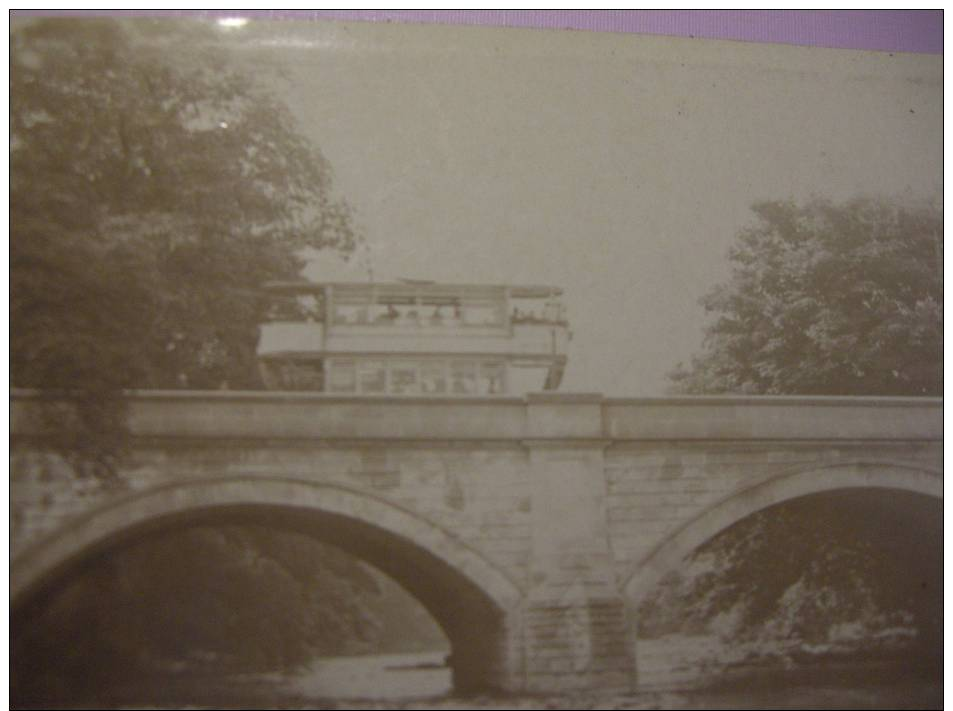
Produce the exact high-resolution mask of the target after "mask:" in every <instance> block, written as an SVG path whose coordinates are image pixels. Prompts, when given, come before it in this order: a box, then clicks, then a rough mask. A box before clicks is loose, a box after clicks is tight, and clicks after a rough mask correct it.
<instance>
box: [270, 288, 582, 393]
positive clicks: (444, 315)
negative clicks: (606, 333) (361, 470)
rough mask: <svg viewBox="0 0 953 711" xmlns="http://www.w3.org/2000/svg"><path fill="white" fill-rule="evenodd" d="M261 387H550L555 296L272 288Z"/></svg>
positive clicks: (556, 332) (560, 355)
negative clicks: (262, 385) (263, 385)
mask: <svg viewBox="0 0 953 711" xmlns="http://www.w3.org/2000/svg"><path fill="white" fill-rule="evenodd" d="M265 288H266V289H267V291H268V292H269V294H270V295H271V297H272V299H273V301H272V303H273V306H272V310H271V313H270V314H269V316H270V319H269V322H268V323H265V324H263V325H262V327H261V335H260V339H259V343H258V359H259V367H260V370H261V375H262V378H263V380H264V383H265V386H266V387H268V388H270V389H275V390H314V391H320V392H327V393H338V394H342V395H345V394H346V395H418V396H421V395H422V396H429V395H433V396H440V395H503V394H509V395H514V394H524V393H526V392H530V391H534V390H553V389H555V388H557V387H559V383H560V381H561V379H562V375H563V370H564V368H565V365H566V350H567V345H568V341H569V338H570V332H569V326H568V323H567V322H566V315H565V309H564V307H563V305H562V303H561V302H560V300H559V297H560V296H561V294H562V291H561V290H560V289H558V288H556V287H549V286H508V285H472V284H467V285H451V284H436V283H432V282H410V281H407V282H394V283H314V282H303V281H299V282H273V283H270V284H267V285H266V286H265Z"/></svg>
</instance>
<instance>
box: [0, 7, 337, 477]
mask: <svg viewBox="0 0 953 711" xmlns="http://www.w3.org/2000/svg"><path fill="white" fill-rule="evenodd" d="M228 58H229V55H228V53H227V50H226V48H225V47H224V45H223V43H222V41H221V39H220V38H219V37H218V36H217V31H216V30H215V28H214V26H213V25H210V24H205V23H170V22H166V21H159V20H136V21H128V20H127V21H123V22H117V21H114V20H107V19H95V20H77V19H44V20H39V21H30V22H27V23H24V24H23V25H22V26H19V27H16V26H15V28H14V31H13V32H12V34H11V109H10V121H11V149H10V162H11V165H10V172H11V175H10V186H11V188H10V190H11V195H10V197H11V240H10V244H11V254H10V256H11V260H10V261H11V324H12V325H11V376H12V383H13V385H14V386H15V387H36V388H44V389H46V390H51V391H58V393H59V394H60V395H61V396H62V395H63V394H67V393H68V394H69V395H70V397H72V398H73V400H74V402H75V404H76V405H77V406H78V408H79V409H78V416H76V413H77V410H76V409H75V408H74V409H72V410H71V412H72V413H73V415H72V416H71V418H70V422H69V423H68V424H69V426H63V424H64V423H63V422H60V423H59V426H58V429H59V430H60V434H64V433H66V434H64V436H65V437H66V441H65V449H67V450H70V451H73V452H76V451H77V450H80V449H83V448H84V447H85V448H86V450H90V449H95V450H96V451H95V452H92V451H86V452H84V457H83V459H84V461H88V460H95V461H98V462H99V464H102V463H103V457H104V456H105V457H106V458H107V459H108V455H109V453H110V452H114V451H115V450H116V446H117V443H118V441H119V437H118V435H117V432H118V428H117V426H118V423H121V416H120V415H119V414H117V413H118V409H117V408H118V405H117V404H116V403H117V402H118V400H117V396H118V393H119V391H120V390H121V389H122V388H126V387H142V388H154V387H158V388H168V387H190V388H219V387H255V386H257V377H256V374H255V368H254V347H255V340H256V337H257V324H258V323H259V321H260V320H261V316H262V313H263V309H264V307H265V305H264V304H263V303H262V301H261V298H260V296H259V295H258V294H257V292H256V288H257V287H258V285H259V284H260V283H261V282H263V281H265V280H268V279H275V278H288V277H293V276H296V275H297V273H298V272H299V270H300V268H301V266H302V261H301V258H300V256H299V255H300V254H301V252H302V250H304V249H306V248H312V249H315V248H316V249H321V248H329V247H331V248H336V249H340V250H342V251H347V250H350V249H352V248H353V243H354V237H353V230H352V228H351V220H350V215H349V211H348V208H347V206H346V204H344V203H343V202H341V201H338V200H336V199H335V197H334V196H333V194H332V191H331V182H330V168H329V165H328V163H327V162H326V161H325V160H324V158H323V157H322V156H321V155H320V153H319V152H318V150H317V149H316V148H315V147H314V146H312V145H311V144H310V143H309V142H308V141H307V140H306V139H305V138H304V137H303V136H302V135H301V134H300V133H299V132H298V129H297V127H296V125H295V122H294V120H293V119H292V117H291V115H290V113H289V111H288V110H287V108H286V107H285V106H284V105H283V103H282V102H281V101H280V100H279V99H278V98H277V97H276V96H274V95H273V94H272V93H270V92H269V91H268V90H267V88H265V87H264V86H262V84H261V83H256V82H255V81H254V79H253V78H251V77H250V76H248V75H247V73H243V72H240V71H238V70H236V69H235V66H237V64H236V63H235V62H231V61H229V60H228ZM91 442H92V443H95V444H94V445H90V444H88V443H91ZM84 443H86V444H84ZM86 455H89V456H86ZM100 468H101V467H100Z"/></svg>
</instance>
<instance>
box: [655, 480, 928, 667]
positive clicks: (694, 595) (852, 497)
mask: <svg viewBox="0 0 953 711" xmlns="http://www.w3.org/2000/svg"><path fill="white" fill-rule="evenodd" d="M941 508H942V507H941V505H940V502H939V501H936V500H933V499H930V498H928V497H923V496H919V495H915V494H909V493H901V492H891V493H890V494H885V493H884V492H882V491H875V490H871V491H840V492H828V493H825V494H819V495H814V496H808V497H802V498H800V499H795V500H792V501H788V502H785V503H782V504H779V505H777V506H774V507H770V508H768V509H765V510H763V511H760V512H758V513H756V514H754V515H752V516H750V517H748V518H747V519H744V520H742V521H740V522H738V523H737V524H735V525H734V526H732V527H730V528H728V529H726V530H724V531H722V532H721V533H720V534H718V535H717V536H716V537H714V538H713V539H711V540H709V541H708V542H706V543H705V544H704V545H702V546H701V547H700V548H699V549H698V550H696V551H695V552H694V553H692V554H691V555H690V556H689V557H688V559H687V560H686V561H685V565H683V566H682V567H681V568H680V569H679V571H678V572H677V573H675V574H672V575H670V576H669V577H668V578H667V579H666V580H664V581H663V582H662V583H661V584H660V585H659V586H658V587H657V588H656V589H655V590H654V591H653V592H652V594H651V595H650V596H649V597H648V598H647V599H646V601H645V603H644V605H643V607H642V609H641V610H640V613H639V626H640V634H642V635H643V636H646V637H658V636H664V635H667V634H671V633H673V632H677V633H688V634H706V633H715V634H718V635H720V636H722V637H723V638H724V639H725V641H726V642H728V643H739V642H745V641H748V642H752V641H753V642H757V643H759V646H760V649H761V650H762V651H763V653H766V654H770V653H773V652H774V653H776V652H777V651H779V648H780V649H781V650H785V651H790V650H791V649H792V648H793V649H795V650H797V649H799V648H803V647H802V645H805V644H807V645H811V646H814V647H816V648H818V649H821V650H823V649H825V647H826V646H827V645H828V644H829V643H831V642H836V641H838V637H841V638H842V639H840V647H841V651H842V652H845V651H846V652H850V653H855V654H856V653H864V654H880V655H893V656H897V655H899V656H901V657H905V658H907V659H909V660H910V661H911V663H914V664H916V665H918V666H919V667H920V668H921V669H922V670H923V671H925V672H935V671H936V670H937V669H938V666H937V665H936V662H937V660H938V658H939V654H940V651H941V649H942V643H941V640H940V637H939V635H940V630H941V629H942V624H941V619H942V610H943V596H942V589H943V584H942V551H941V547H942V543H941V541H940V540H939V538H938V537H936V536H932V535H929V532H930V531H931V530H933V529H934V528H936V529H938V528H939V525H940V521H941V518H942V511H941ZM918 531H922V533H923V534H924V535H911V533H913V534H915V533H916V532H918ZM848 629H849V630H851V631H852V632H853V635H855V636H850V635H848V636H847V639H843V636H844V635H843V631H844V630H848ZM898 630H902V631H903V632H905V633H906V635H908V636H900V637H899V638H898V637H897V636H896V635H894V636H893V637H891V634H892V633H895V632H897V631H898ZM928 667H929V668H928Z"/></svg>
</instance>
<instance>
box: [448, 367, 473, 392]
mask: <svg viewBox="0 0 953 711" xmlns="http://www.w3.org/2000/svg"><path fill="white" fill-rule="evenodd" d="M450 392H452V393H454V394H460V395H472V394H473V393H475V392H476V363H471V362H468V361H457V362H454V361H451V362H450Z"/></svg>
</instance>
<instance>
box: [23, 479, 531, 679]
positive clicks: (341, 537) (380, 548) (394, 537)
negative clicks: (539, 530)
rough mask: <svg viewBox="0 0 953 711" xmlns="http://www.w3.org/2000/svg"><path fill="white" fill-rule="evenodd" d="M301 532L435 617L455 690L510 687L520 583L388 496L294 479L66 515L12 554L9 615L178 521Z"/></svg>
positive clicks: (211, 484) (228, 482)
mask: <svg viewBox="0 0 953 711" xmlns="http://www.w3.org/2000/svg"><path fill="white" fill-rule="evenodd" d="M265 512H273V513H277V514H278V515H277V516H270V517H269V523H271V522H272V521H277V524H276V525H277V526H278V527H282V528H288V529H292V530H307V531H308V532H309V533H311V534H312V535H315V537H316V538H318V539H319V540H321V541H322V542H324V543H329V544H331V545H334V546H336V547H338V548H341V549H342V550H344V551H346V552H348V553H351V554H352V555H354V556H356V557H358V558H360V559H362V560H364V561H366V562H368V563H370V564H372V565H374V566H375V567H377V568H378V569H380V570H382V571H383V572H384V573H386V574H387V575H389V576H390V577H392V578H393V579H394V580H396V581H397V582H398V583H400V584H401V585H402V586H403V587H404V588H405V589H406V590H407V591H408V592H409V593H410V594H411V595H413V596H414V597H415V598H416V599H417V600H418V601H419V602H420V603H421V604H422V605H423V606H424V607H425V608H426V609H427V610H428V612H430V614H431V615H432V616H433V617H434V619H435V620H436V621H437V623H438V624H439V625H440V626H441V628H442V629H443V630H444V632H445V633H446V635H447V638H448V640H449V641H450V644H451V647H452V654H453V657H452V663H451V668H452V671H453V676H454V685H455V688H456V689H457V690H458V691H468V690H474V689H482V688H492V687H500V686H512V680H511V679H508V678H510V677H512V676H513V670H514V669H513V668H514V664H513V661H514V660H513V659H511V658H510V655H511V654H512V645H511V644H510V640H509V636H510V635H511V634H512V630H511V629H509V627H510V625H511V620H508V619H507V618H508V617H509V615H510V614H511V613H514V612H515V611H516V610H517V609H518V607H519V605H520V600H521V598H522V593H521V591H520V589H519V588H518V587H517V586H516V585H515V584H514V583H513V582H512V581H511V580H510V579H509V578H507V577H506V575H505V574H504V573H502V572H501V571H500V570H499V569H497V568H496V567H495V566H493V565H492V564H491V563H489V562H488V561H487V560H486V559H485V558H483V557H482V556H481V555H480V554H479V553H477V552H476V551H474V550H473V549H472V548H470V547H469V546H467V545H466V544H465V543H464V542H462V541H461V540H460V539H458V538H456V537H455V536H453V535H452V534H450V533H449V532H447V531H445V530H444V529H442V528H440V527H439V526H437V525H435V524H433V523H432V522H430V521H427V520H426V519H424V518H422V517H420V516H419V515H417V514H415V513H413V512H411V511H408V510H406V509H403V508H401V507H399V506H397V505H395V504H393V503H390V502H387V501H384V500H382V499H380V498H376V497H374V496H373V495H369V494H366V493H364V492H358V491H355V490H352V489H349V488H347V487H344V486H339V485H334V484H327V483H311V482H305V481H301V480H297V479H283V478H262V477H231V478H222V479H214V480H189V481H183V482H175V483H171V484H166V485H163V486H159V487H156V488H153V489H150V490H148V491H143V492H136V493H134V494H131V495H129V496H126V497H123V498H122V499H120V500H117V501H114V502H111V503H109V504H107V505H105V506H103V507H101V508H99V509H97V510H94V511H91V512H89V513H87V514H85V515H83V516H81V517H79V518H77V519H74V520H72V521H70V522H69V523H68V524H67V525H65V526H63V527H62V528H61V529H59V530H58V531H57V532H56V533H54V534H53V535H52V536H50V537H48V538H46V539H45V540H42V541H40V542H39V543H37V544H35V545H33V546H31V547H30V548H28V549H26V550H24V551H23V552H22V553H21V554H20V555H18V556H17V557H16V558H14V559H13V560H12V561H11V567H10V600H11V614H13V613H14V611H16V610H18V609H20V608H21V607H23V606H26V605H27V604H28V603H29V602H30V600H31V599H33V598H34V597H38V596H41V595H42V593H43V591H44V589H45V588H47V587H48V586H49V584H50V583H51V582H53V581H54V580H56V579H57V578H59V576H61V575H65V574H68V571H69V570H70V569H71V567H72V566H75V565H76V564H77V563H78V562H79V561H81V560H84V559H86V558H87V557H88V556H92V555H95V554H97V553H101V552H103V551H105V550H108V549H109V548H112V547H114V546H117V545H121V544H122V542H123V541H125V540H129V539H132V538H136V537H142V536H147V535H149V533H150V531H151V532H155V531H157V530H161V529H166V528H168V527H170V526H173V525H175V524H178V523H182V522H189V523H195V522H198V521H209V520H215V519H216V518H225V519H229V518H231V520H234V518H235V517H236V516H238V517H243V516H244V517H249V516H255V515H260V514H262V513H265Z"/></svg>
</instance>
